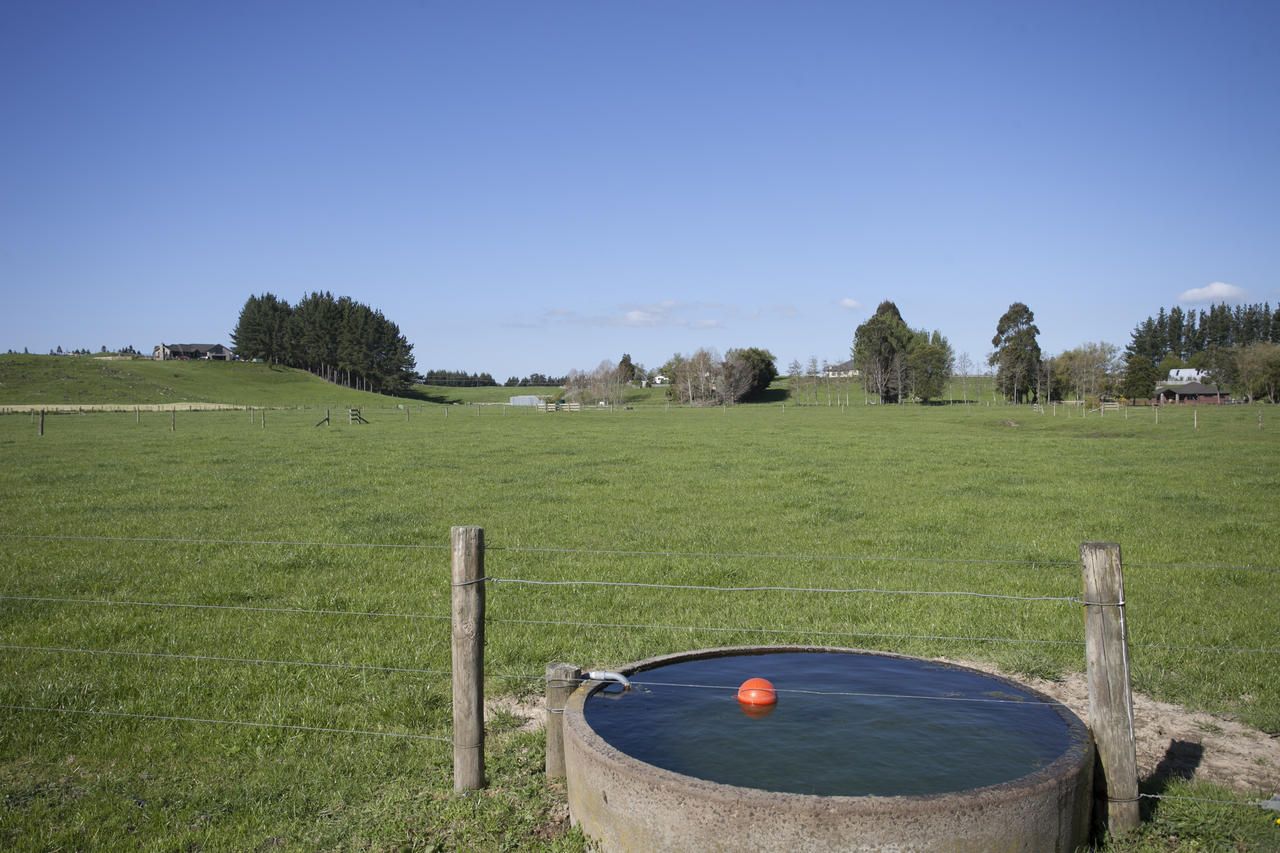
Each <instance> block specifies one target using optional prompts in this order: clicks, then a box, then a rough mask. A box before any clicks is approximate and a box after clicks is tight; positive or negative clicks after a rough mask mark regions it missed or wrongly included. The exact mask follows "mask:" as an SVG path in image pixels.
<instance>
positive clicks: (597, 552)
mask: <svg viewBox="0 0 1280 853" xmlns="http://www.w3.org/2000/svg"><path fill="white" fill-rule="evenodd" d="M0 539H7V540H29V541H36V542H85V543H99V544H112V543H125V544H152V545H214V546H216V545H236V546H245V547H256V546H260V547H297V548H355V549H389V550H409V551H447V550H449V546H448V545H447V544H444V543H439V542H335V541H332V540H307V539H243V538H226V537H197V536H105V535H92V534H64V533H21V532H13V531H7V532H0ZM485 551H486V552H499V553H500V552H504V551H505V552H508V553H512V554H560V555H569V556H581V557H610V558H614V557H618V558H621V557H638V558H644V559H661V558H666V559H682V560H708V561H710V560H768V561H783V560H785V561H787V562H833V563H842V562H845V563H886V564H887V563H909V564H927V565H939V566H1020V567H1024V568H1028V569H1038V568H1043V567H1046V566H1057V567H1062V568H1070V569H1072V570H1075V569H1078V568H1079V567H1080V562H1079V560H1065V559H1050V558H1023V559H1014V558H1007V557H940V556H931V555H929V556H926V555H903V554H830V553H828V554H818V553H804V552H797V553H789V552H777V551H774V552H770V551H682V550H667V549H657V550H646V549H616V548H568V547H551V546H533V545H503V544H500V543H499V544H493V545H491V544H486V545H485ZM1125 568H1126V569H1132V568H1140V569H1204V570H1212V571H1234V572H1264V573H1280V566H1271V565H1253V564H1233V563H1221V562H1212V563H1211V562H1195V561H1187V560H1178V561H1173V562H1160V561H1152V560H1128V559H1126V560H1125Z"/></svg>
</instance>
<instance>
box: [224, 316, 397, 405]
mask: <svg viewBox="0 0 1280 853" xmlns="http://www.w3.org/2000/svg"><path fill="white" fill-rule="evenodd" d="M231 342H232V349H233V350H234V351H235V353H236V355H237V356H238V357H240V358H242V359H249V360H254V359H259V360H262V361H265V362H268V363H270V364H279V365H284V366H286V367H296V368H300V369H302V370H306V371H309V372H311V373H314V374H315V375H317V376H320V377H323V378H325V379H328V380H329V381H331V382H336V383H338V384H340V385H346V386H347V387H351V388H359V389H362V390H366V391H374V392H377V393H383V394H401V393H404V392H405V391H407V390H408V389H409V388H410V386H411V385H412V384H413V381H414V378H415V374H414V372H413V368H414V366H415V365H414V359H413V344H411V343H409V342H408V341H407V340H406V339H405V337H404V335H402V334H401V333H400V327H399V326H397V325H396V324H395V323H393V322H391V321H390V320H388V319H387V318H386V317H385V316H384V315H383V314H382V312H381V311H378V310H376V309H374V308H370V307H369V306H367V305H365V304H363V303H361V302H356V301H355V300H354V299H351V298H350V297H347V296H340V297H337V298H334V296H333V294H332V293H329V292H327V291H325V292H316V293H309V294H307V295H306V296H304V297H303V298H302V299H301V300H299V301H298V304H297V305H290V304H289V303H288V302H286V301H285V300H283V299H280V298H279V297H277V296H275V295H273V294H271V293H264V294H262V295H261V296H250V297H249V298H248V299H247V300H246V301H245V303H244V307H243V308H242V309H240V317H239V319H238V320H237V321H236V327H235V329H234V330H233V331H232V332H231Z"/></svg>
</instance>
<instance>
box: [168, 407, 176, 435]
mask: <svg viewBox="0 0 1280 853" xmlns="http://www.w3.org/2000/svg"><path fill="white" fill-rule="evenodd" d="M177 431H178V407H177V406H174V407H173V408H171V409H169V432H177Z"/></svg>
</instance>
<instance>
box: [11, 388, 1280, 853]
mask: <svg viewBox="0 0 1280 853" xmlns="http://www.w3.org/2000/svg"><path fill="white" fill-rule="evenodd" d="M216 367H221V368H225V367H226V366H224V365H217V366H216ZM246 367H263V366H261V365H255V366H246ZM331 387H332V386H326V388H331ZM334 390H335V391H340V390H341V389H334ZM456 390H457V391H458V392H459V393H462V392H463V391H464V390H465V389H456ZM489 390H492V389H489ZM499 390H501V391H503V392H504V398H505V392H507V391H508V390H511V389H499ZM511 392H512V393H522V390H521V389H514V390H512V391H511ZM6 393H8V392H6ZM342 393H344V394H354V393H355V392H342ZM361 396H362V397H372V396H373V395H361ZM855 396H856V395H855ZM333 399H335V400H336V399H337V397H334V398H333ZM375 399H378V400H380V401H383V402H384V403H385V402H386V398H375ZM15 402H17V401H16V400H15ZM22 402H32V401H31V400H24V401H22ZM856 402H857V400H855V403H856ZM323 405H324V403H323V402H321V403H320V406H321V407H323ZM388 405H395V403H394V402H391V403H388ZM372 411H373V414H372V415H371V417H370V420H371V421H372V422H371V423H370V424H368V425H365V426H351V425H348V424H347V423H346V422H345V418H339V417H336V416H335V418H334V424H333V425H332V426H329V427H319V428H317V427H314V426H313V424H314V422H315V420H316V414H315V411H314V410H310V411H298V410H296V409H294V410H280V411H272V412H271V413H270V416H269V418H268V420H267V422H266V423H265V425H264V424H262V423H261V422H260V421H258V422H255V421H253V420H252V417H251V416H250V415H248V414H247V413H245V412H209V413H192V414H185V413H180V414H178V415H177V417H176V430H171V429H170V425H171V420H170V416H169V415H168V414H160V413H156V414H153V413H142V414H141V415H140V416H139V417H138V418H137V419H135V416H134V415H132V414H107V413H102V414H84V415H62V416H56V417H50V419H49V422H48V425H47V429H46V434H45V435H44V436H43V437H37V435H36V429H35V427H34V425H33V423H32V421H31V419H30V418H28V417H27V416H24V415H10V416H5V417H0V459H3V463H4V464H3V466H2V468H0V484H2V485H3V489H2V490H0V509H2V511H3V517H4V519H5V521H4V525H3V529H2V533H3V535H0V555H2V556H3V563H2V565H3V568H2V569H0V595H3V596H4V597H3V598H0V644H3V645H2V646H0V665H2V666H3V670H4V678H3V679H0V704H2V705H3V706H4V709H3V710H0V718H3V721H4V722H3V727H2V729H0V788H3V790H4V792H5V803H6V806H5V809H4V811H3V813H0V846H4V847H7V848H14V847H16V848H31V849H35V848H46V847H57V846H63V847H73V848H76V847H95V846H108V845H110V846H113V847H120V846H124V847H136V848H139V849H174V848H180V847H188V846H192V845H195V846H203V847H206V848H210V849H231V848H235V849H253V848H259V849H268V848H270V847H281V848H298V849H311V848H317V847H319V848H338V847H342V848H348V847H350V848H374V849H383V848H388V847H405V848H410V849H435V848H445V849H448V848H453V847H469V848H485V849H498V848H502V847H521V846H529V845H535V844H536V845H543V844H545V845H547V846H551V847H563V848H567V849H577V848H578V847H580V846H581V843H582V842H581V839H580V838H579V837H578V836H576V834H575V833H573V832H569V831H566V830H565V828H564V826H563V825H562V824H561V822H560V817H561V815H560V812H559V809H560V808H561V805H560V804H561V803H562V795H561V794H560V793H559V792H557V791H556V790H554V789H548V788H547V787H546V786H545V785H544V783H543V780H542V778H541V762H542V745H541V736H540V735H539V734H536V733H532V734H531V733H526V732H521V731H518V730H517V729H516V727H517V724H518V722H519V721H518V720H517V719H516V718H515V717H514V716H512V715H510V714H507V713H502V712H499V713H497V714H496V715H495V717H494V719H493V720H492V721H491V723H490V725H491V730H490V747H489V776H490V779H491V786H490V788H489V789H488V790H487V791H485V792H483V793H482V794H480V795H479V796H475V797H468V798H458V797H454V796H453V795H452V793H451V785H452V777H451V770H450V767H451V764H450V760H451V755H450V748H449V745H448V743H446V742H442V741H439V740H432V739H430V738H445V739H447V738H448V737H449V721H450V715H449V679H448V666H449V624H448V602H449V592H450V590H449V567H448V559H449V555H448V550H447V543H448V533H449V528H450V527H451V526H453V525H458V524H477V525H480V526H482V527H484V528H485V532H486V540H487V542H488V545H489V551H488V554H487V566H486V569H487V574H488V575H490V576H493V577H496V578H508V579H544V580H600V581H638V582H648V583H662V584H675V585H680V584H687V585H706V586H759V585H774V586H788V587H810V588H840V589H848V588H874V589H878V590H893V591H908V592H928V591H933V592H949V591H977V592H984V593H992V594H1000V595H1007V596H1018V597H1023V598H1025V599H1031V598H1037V597H1043V598H1045V599H1058V598H1064V597H1072V596H1077V595H1079V586H1080V580H1079V568H1078V548H1079V545H1080V543H1081V542H1082V541H1085V540H1098V539H1101V540H1108V541H1115V542H1119V543H1120V544H1121V546H1122V549H1123V554H1124V562H1125V567H1126V597H1127V599H1128V604H1129V619H1130V631H1131V642H1132V644H1133V666H1134V681H1135V683H1134V686H1135V689H1137V690H1139V691H1142V692H1144V693H1148V694H1152V695H1154V696H1156V697H1157V698H1160V699H1163V700H1165V701H1170V702H1176V703H1180V704H1184V705H1187V706H1189V707H1193V708H1200V709H1206V710H1211V711H1214V712H1218V713H1221V714H1227V715H1231V716H1235V717H1237V718H1239V719H1240V720H1242V721H1244V722H1247V723H1249V724H1251V725H1254V726H1257V727H1259V728H1262V729H1264V730H1266V731H1270V732H1275V731H1277V730H1280V681H1277V679H1276V678H1275V675H1274V673H1275V665H1276V661H1277V651H1278V650H1277V643H1276V636H1277V631H1276V627H1277V624H1278V622H1277V616H1276V612H1277V605H1278V604H1280V596H1278V595H1277V594H1276V580H1277V574H1276V571H1277V570H1276V568H1275V567H1276V566H1277V565H1280V560H1278V559H1277V557H1276V554H1277V553H1280V548H1278V546H1280V525H1278V524H1277V521H1280V511H1278V510H1277V501H1276V495H1277V494H1280V453H1277V450H1280V438H1278V437H1277V436H1278V435H1280V422H1276V423H1273V422H1271V421H1270V420H1268V422H1267V423H1266V424H1265V425H1264V428H1263V429H1261V430H1260V429H1259V428H1258V419H1257V411H1258V410H1257V409H1254V408H1246V407H1223V408H1213V407H1205V408H1201V409H1200V410H1199V412H1198V416H1197V421H1198V429H1195V428H1193V422H1192V417H1193V415H1192V410H1191V409H1180V410H1165V411H1164V412H1162V413H1161V415H1160V420H1159V423H1158V424H1157V423H1156V422H1155V420H1154V417H1153V413H1152V412H1151V411H1150V410H1133V411H1132V412H1131V413H1130V415H1129V417H1128V418H1127V419H1126V418H1124V417H1123V416H1120V415H1115V414H1111V413H1109V414H1108V415H1107V416H1106V417H1105V418H1099V417H1098V416H1097V415H1092V416H1089V417H1078V416H1077V417H1067V416H1066V414H1065V412H1060V413H1059V416H1058V417H1053V416H1051V415H1040V414H1034V413H1032V411H1031V410H1030V409H1029V408H1027V407H1017V408H1015V407H1004V406H992V407H986V406H982V407H978V406H971V407H960V406H954V407H917V406H902V407H896V406H862V405H856V404H855V405H854V406H852V407H850V408H848V409H844V408H840V407H828V406H822V405H819V406H812V407H800V408H797V407H795V406H791V405H788V406H787V407H786V408H785V409H784V408H783V407H781V406H776V405H761V406H738V407H732V408H729V409H680V408H672V409H670V410H667V409H665V407H660V406H653V407H637V408H636V409H635V410H634V411H626V410H618V411H614V412H600V411H590V412H583V413H578V414H566V413H557V414H542V413H536V412H532V411H519V410H506V409H504V408H502V407H482V406H462V407H458V406H432V405H421V404H415V405H414V406H413V407H412V408H411V410H410V412H409V413H408V415H406V414H405V413H404V412H403V411H399V410H392V409H386V410H384V411H379V410H376V409H374V410H372ZM1266 415H1267V416H1268V417H1269V416H1270V415H1271V411H1270V410H1267V411H1266ZM1080 610H1081V608H1080V607H1079V605H1078V604H1075V603H1071V602H1063V601H1059V600H1023V599H1016V600H1015V599H988V598H973V597H969V598H957V597H952V596H944V595H938V596H927V595H907V594H889V593H862V594H854V593H843V594H805V593H776V592H775V593H753V592H735V593H727V592H709V591H688V590H671V589H660V590H654V589H626V588H618V587H600V586H565V587H532V586H521V585H517V584H503V583H495V584H493V585H492V586H491V587H490V589H489V622H490V624H489V627H488V636H487V661H486V668H487V672H488V674H489V681H488V687H487V692H488V694H489V695H491V696H494V695H498V696H508V697H512V698H517V699H518V698H520V697H527V696H530V695H533V694H536V693H538V692H540V690H541V683H540V680H539V679H540V678H541V675H542V672H543V668H544V667H545V665H546V663H547V662H549V661H552V660H567V661H573V662H576V663H579V664H582V665H591V666H609V665H616V664H622V663H624V662H626V661H629V660H633V659H636V658H641V657H647V656H651V655H656V654H660V653H663V652H669V651H677V650H681V649H687V648H694V647H700V646H709V645H722V644H734V643H748V642H751V643H757V642H777V643H785V642H798V643H810V642H813V643H828V644H833V645H848V646H858V647H865V648H880V649H888V650H894V651H900V652H904V653H909V654H920V655H929V656H945V657H949V658H953V659H969V660H976V661H986V662H991V663H994V664H997V665H999V666H1000V667H1002V668H1004V669H1005V670H1007V671H1009V672H1012V673H1028V674H1035V675H1040V676H1046V677H1054V676H1055V675H1058V674H1061V673H1064V672H1070V671H1077V670H1080V669H1081V668H1082V666H1083V649H1082V624H1081V622H1082V619H1081V613H1080ZM148 717H153V718H154V717H160V718H180V719H148ZM264 724H265V727H263V726H264ZM319 729H327V730H330V731H319ZM1174 790H1185V791H1188V792H1192V793H1195V792H1203V791H1204V790H1205V787H1204V786H1197V785H1193V786H1184V787H1183V788H1176V789H1174ZM1208 790H1209V791H1210V793H1211V794H1212V796H1216V797H1231V796H1236V795H1232V794H1229V793H1228V792H1224V791H1219V790H1217V789H1212V788H1209V789H1208ZM1268 793H1269V792H1268ZM1272 829H1273V828H1272V827H1270V826H1269V825H1268V821H1267V818H1266V817H1265V814H1264V813H1260V812H1257V811H1249V810H1241V809H1236V808H1232V807H1229V806H1228V807H1225V809H1222V808H1217V809H1215V808H1214V807H1205V806H1201V805H1197V804H1194V803H1187V804H1179V803H1176V802H1172V801H1170V802H1165V803H1161V804H1160V806H1159V810H1158V813H1157V816H1156V821H1155V822H1154V823H1152V824H1150V825H1149V827H1148V829H1147V830H1145V831H1144V835H1143V837H1142V838H1141V839H1138V840H1137V841H1135V842H1133V843H1132V846H1134V847H1135V848H1140V847H1141V846H1142V845H1144V844H1147V843H1150V844H1152V845H1158V844H1159V843H1160V839H1161V838H1163V837H1164V836H1167V835H1169V834H1171V833H1172V834H1177V833H1182V834H1183V837H1189V838H1192V839H1195V838H1199V839H1201V840H1202V841H1203V842H1204V843H1206V844H1210V845H1214V844H1218V843H1223V844H1226V843H1233V844H1234V843H1240V844H1243V845H1245V846H1246V849H1248V848H1249V847H1250V846H1252V847H1253V848H1255V849H1261V847H1260V845H1264V844H1266V843H1267V839H1268V838H1271V839H1272V840H1274V834H1272V835H1270V836H1268V835H1267V833H1269V832H1272ZM1122 849H1123V848H1122ZM1153 849H1154V848H1153ZM1160 849H1163V848H1160Z"/></svg>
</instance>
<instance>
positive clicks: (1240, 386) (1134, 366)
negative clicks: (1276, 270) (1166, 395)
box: [1121, 302, 1280, 403]
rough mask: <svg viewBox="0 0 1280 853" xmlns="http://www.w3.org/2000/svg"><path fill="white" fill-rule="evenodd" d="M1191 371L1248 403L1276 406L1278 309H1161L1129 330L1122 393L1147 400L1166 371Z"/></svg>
mask: <svg viewBox="0 0 1280 853" xmlns="http://www.w3.org/2000/svg"><path fill="white" fill-rule="evenodd" d="M1178 368H1192V369H1195V370H1200V371H1202V372H1203V373H1204V374H1205V375H1206V376H1207V377H1208V378H1209V379H1210V380H1211V381H1212V382H1213V383H1214V384H1216V385H1219V386H1223V387H1227V388H1232V389H1234V390H1235V391H1237V392H1239V393H1241V394H1242V395H1243V396H1245V397H1246V398H1249V399H1256V398H1259V397H1266V398H1267V399H1269V400H1270V401H1271V402H1273V403H1274V402H1276V399H1277V396H1276V388H1277V385H1280V306H1277V307H1276V309H1275V311H1274V312H1273V311H1272V309H1271V305H1270V303H1267V302H1262V303H1254V304H1249V305H1236V306H1235V307H1234V308H1232V307H1230V306H1228V305H1227V304H1226V303H1219V304H1217V305H1212V306H1210V307H1209V309H1208V310H1200V311H1183V310H1182V309H1181V308H1180V307H1178V306H1176V305H1175V306H1174V307H1172V308H1170V309H1168V310H1167V311H1166V310H1165V309H1164V308H1161V309H1160V310H1159V311H1158V312H1157V313H1156V314H1155V315H1154V316H1151V317H1147V318H1146V319H1145V320H1143V321H1142V322H1140V323H1138V324H1137V326H1135V327H1134V329H1133V334H1132V337H1131V339H1130V341H1129V344H1128V346H1126V347H1125V350H1124V380H1123V383H1122V385H1121V392H1122V393H1123V394H1124V395H1125V396H1128V397H1139V398H1141V397H1150V396H1151V395H1152V394H1153V393H1154V389H1155V385H1156V383H1157V382H1160V381H1162V380H1164V378H1165V377H1166V376H1168V375H1169V371H1171V370H1176V369H1178Z"/></svg>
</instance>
